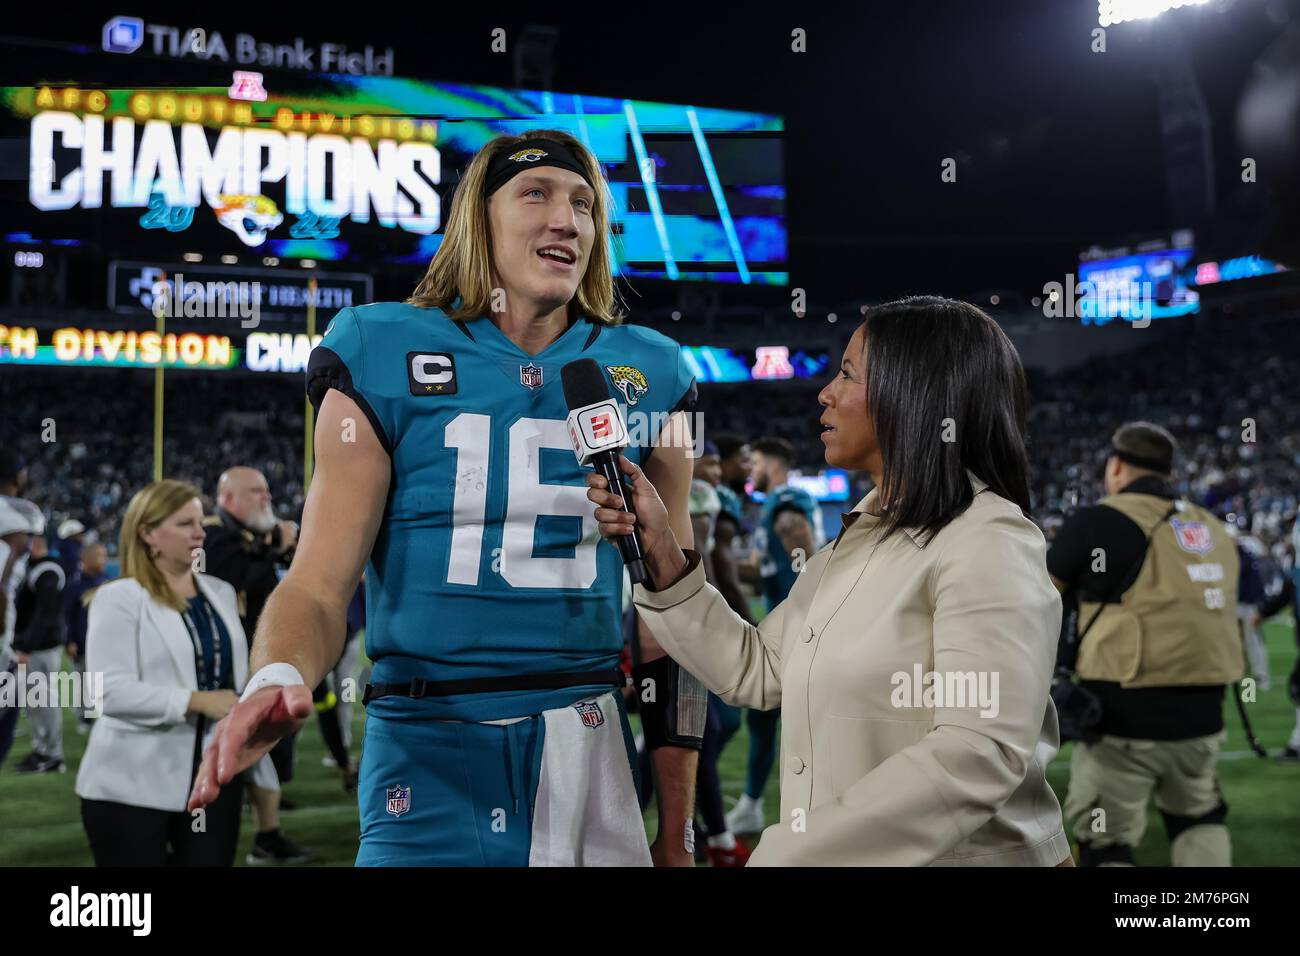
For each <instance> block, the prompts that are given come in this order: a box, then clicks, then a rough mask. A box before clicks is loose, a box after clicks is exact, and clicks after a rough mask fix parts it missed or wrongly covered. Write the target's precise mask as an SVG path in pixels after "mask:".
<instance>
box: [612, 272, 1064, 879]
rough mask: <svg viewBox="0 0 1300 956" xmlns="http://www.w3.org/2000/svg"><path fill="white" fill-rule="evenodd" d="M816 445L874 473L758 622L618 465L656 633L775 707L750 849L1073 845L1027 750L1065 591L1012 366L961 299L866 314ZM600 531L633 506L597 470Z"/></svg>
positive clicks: (1049, 710)
mask: <svg viewBox="0 0 1300 956" xmlns="http://www.w3.org/2000/svg"><path fill="white" fill-rule="evenodd" d="M818 400H819V401H820V403H821V404H822V405H823V406H824V409H825V410H824V412H823V414H822V424H823V426H824V427H825V431H824V432H823V434H822V440H823V441H824V443H825V446H826V461H827V463H828V464H830V465H833V466H836V467H840V468H849V469H861V470H865V471H867V472H869V473H870V475H871V477H872V480H873V482H874V484H875V490H873V491H872V492H871V493H870V494H869V495H867V497H866V498H864V499H863V500H862V501H861V502H859V503H858V505H857V506H856V507H855V508H854V509H853V511H852V512H850V513H849V514H846V515H845V516H844V520H843V530H841V532H840V534H839V537H838V538H837V539H836V541H835V542H834V543H833V544H830V545H828V546H826V547H825V548H823V549H822V550H821V551H819V552H817V554H816V555H815V556H813V557H812V558H811V559H810V560H808V561H807V563H806V564H805V565H804V566H803V568H802V573H801V574H800V575H799V579H798V581H797V582H796V584H795V585H794V587H793V589H792V590H791V592H790V595H789V597H788V598H787V599H786V600H785V601H784V602H783V603H782V604H780V605H778V606H777V607H776V608H775V609H774V610H773V611H772V612H771V613H770V614H769V615H768V616H767V617H766V618H765V619H764V620H763V621H762V623H761V624H759V625H758V626H754V625H749V624H746V623H745V622H744V621H742V620H741V619H740V618H739V617H738V616H737V615H736V614H735V612H734V611H732V610H731V609H730V607H728V605H727V602H726V601H725V600H724V599H723V598H722V596H721V595H720V594H719V593H718V592H717V591H716V590H715V589H714V588H713V587H711V586H710V585H708V584H706V582H705V579H704V571H703V569H702V568H701V567H700V560H699V555H698V554H696V552H694V551H685V552H683V551H682V549H681V548H680V547H678V545H677V541H676V539H675V538H674V536H673V533H672V530H671V529H670V528H669V526H668V522H667V520H666V518H665V516H664V510H663V506H662V505H661V504H660V503H659V499H658V495H657V493H656V492H655V489H654V487H653V486H652V485H651V484H650V483H649V482H648V481H646V480H645V478H644V476H643V475H642V474H641V472H640V471H639V469H637V468H635V466H632V465H631V464H627V463H625V464H624V466H623V467H624V471H625V472H627V473H628V474H630V475H632V476H633V494H634V500H635V505H636V510H637V513H638V515H639V519H638V520H639V522H640V526H641V533H642V536H643V543H644V546H645V549H646V552H647V564H648V566H649V569H650V571H651V575H652V577H653V579H654V581H656V582H663V586H661V587H660V588H659V589H658V590H653V591H652V590H649V589H647V588H645V587H643V586H641V585H638V586H637V587H636V588H635V590H634V600H635V602H636V605H637V608H638V610H639V611H640V613H641V615H642V617H643V618H644V619H645V621H646V623H647V625H648V626H649V628H650V630H651V631H652V632H653V633H654V636H655V638H656V639H657V640H658V641H659V642H660V644H662V645H663V647H664V648H665V649H666V650H667V651H668V653H669V654H671V655H672V656H673V657H674V658H676V659H677V661H678V662H679V663H680V664H681V665H682V666H683V667H686V668H688V669H689V670H691V671H692V672H693V673H695V674H697V675H698V676H699V677H700V678H701V679H702V680H703V681H704V682H705V683H706V684H707V685H708V686H709V687H710V688H712V689H713V690H714V691H715V692H717V693H718V694H719V695H721V696H722V698H723V699H724V700H726V701H727V702H728V703H731V704H734V705H737V706H742V707H754V708H758V709H761V710H767V709H770V708H772V707H776V706H780V707H781V708H782V728H781V818H780V820H779V821H778V822H777V823H775V824H774V825H772V826H769V827H768V828H767V829H766V830H765V831H764V833H763V836H762V838H761V840H760V842H759V844H758V848H757V849H756V850H755V852H754V855H753V857H752V858H751V861H750V862H751V864H752V865H757V866H761V865H769V866H770V865H836V864H849V865H946V866H953V865H967V866H970V865H975V866H989V865H994V866H1007V865H1014V866H1024V865H1030V866H1056V865H1062V864H1066V865H1068V864H1069V860H1070V849H1069V843H1068V842H1067V840H1066V836H1065V833H1064V830H1063V828H1062V823H1061V809H1060V806H1059V804H1058V803H1057V800H1056V797H1055V795H1054V794H1053V793H1052V790H1051V788H1050V787H1048V785H1047V780H1046V779H1045V776H1044V770H1045V768H1046V766H1047V764H1048V763H1049V762H1050V761H1051V759H1052V756H1053V755H1054V754H1055V752H1056V749H1057V746H1058V734H1057V725H1056V712H1055V710H1054V709H1053V707H1052V704H1051V702H1050V699H1049V697H1048V687H1049V683H1050V680H1051V675H1052V667H1053V662H1054V656H1055V650H1056V640H1057V634H1058V628H1059V625H1060V617H1061V605H1060V601H1059V599H1058V597H1057V592H1056V589H1055V588H1054V587H1053V586H1052V583H1051V581H1050V579H1049V578H1048V574H1047V568H1046V565H1045V552H1046V547H1045V544H1044V541H1043V536H1042V534H1041V533H1040V532H1039V530H1038V528H1037V527H1036V526H1035V525H1034V524H1033V523H1032V522H1031V521H1030V520H1029V518H1027V517H1026V516H1025V511H1026V510H1027V509H1028V507H1029V488H1028V462H1027V456H1026V452H1025V440H1024V413H1025V403H1026V396H1025V383H1024V372H1023V370H1022V368H1021V365H1020V360H1019V358H1018V356H1017V355H1016V352H1015V349H1014V347H1013V346H1012V344H1011V342H1010V341H1009V340H1008V339H1007V338H1006V336H1005V335H1004V334H1003V332H1002V331H1001V329H999V328H998V326H997V325H996V324H995V323H994V322H993V321H992V320H991V319H990V318H989V317H988V316H986V315H985V314H984V313H982V312H981V311H979V310H978V309H976V308H974V307H973V306H970V305H967V304H964V303H960V302H953V301H950V300H947V299H940V298H932V297H917V298H910V299H904V300H901V301H898V302H892V303H889V304H887V305H883V306H880V307H878V308H876V309H874V310H872V311H871V312H870V314H869V315H868V316H867V318H866V320H865V321H864V322H863V324H862V326H861V327H860V328H859V329H858V330H857V331H856V332H855V333H854V334H853V337H852V338H851V339H850V340H849V343H848V346H847V347H846V348H845V350H844V357H843V361H842V365H841V368H840V370H839V372H838V373H837V374H836V376H835V378H834V380H833V381H832V382H831V383H830V384H828V385H827V386H826V387H825V388H824V389H823V390H822V392H821V394H820V395H819V397H818ZM587 483H588V485H589V490H588V497H589V498H590V499H591V500H592V501H593V502H595V503H596V504H597V505H598V506H599V507H598V508H597V509H596V519H597V521H598V522H600V530H601V533H602V534H603V535H604V536H605V537H607V538H612V537H613V536H614V535H616V534H626V533H629V532H630V530H631V528H632V522H633V519H632V518H631V517H630V516H627V515H624V514H623V513H622V512H620V511H617V510H615V508H616V504H617V502H616V500H615V498H614V496H613V495H611V494H610V493H609V492H608V491H607V490H606V487H607V486H606V483H605V480H604V479H603V478H601V477H600V476H598V475H594V474H593V475H590V476H588V479H587Z"/></svg>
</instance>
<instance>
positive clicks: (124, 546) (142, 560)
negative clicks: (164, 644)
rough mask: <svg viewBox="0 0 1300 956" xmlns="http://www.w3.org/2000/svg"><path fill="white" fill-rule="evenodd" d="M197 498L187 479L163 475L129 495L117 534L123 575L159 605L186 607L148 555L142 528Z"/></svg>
mask: <svg viewBox="0 0 1300 956" xmlns="http://www.w3.org/2000/svg"><path fill="white" fill-rule="evenodd" d="M198 497H199V489H197V488H195V487H194V486H193V485H191V484H190V483H189V482H185V481H174V480H172V479H170V478H165V479H163V480H162V481H155V482H154V483H153V484H151V485H145V486H144V487H143V488H141V489H140V490H139V491H137V492H136V493H135V494H134V495H133V496H132V498H131V502H130V504H128V505H127V506H126V517H124V518H123V519H122V530H121V531H120V532H119V533H118V538H117V554H118V559H119V560H120V561H121V564H122V577H124V578H134V579H135V580H136V581H139V582H140V584H141V586H143V587H144V589H145V590H146V591H148V592H149V593H150V594H151V595H152V596H153V597H154V598H155V599H156V600H157V601H158V602H159V603H160V604H165V605H166V606H167V607H170V608H174V609H175V610H177V611H183V610H185V606H186V602H185V599H184V598H182V597H181V596H180V595H179V594H177V593H176V592H175V591H174V590H172V587H171V585H169V584H168V583H167V579H166V578H164V577H163V573H162V572H161V571H159V570H158V565H157V564H155V563H154V560H153V558H151V557H149V546H148V545H146V544H145V543H144V539H143V538H141V537H140V532H141V531H152V530H153V529H154V528H156V527H158V525H160V524H162V523H163V522H164V521H166V520H167V519H168V518H170V517H171V516H172V515H174V514H175V513H176V512H177V511H179V510H180V509H181V508H183V507H184V506H185V505H187V504H189V503H190V501H192V500H193V499H195V498H198Z"/></svg>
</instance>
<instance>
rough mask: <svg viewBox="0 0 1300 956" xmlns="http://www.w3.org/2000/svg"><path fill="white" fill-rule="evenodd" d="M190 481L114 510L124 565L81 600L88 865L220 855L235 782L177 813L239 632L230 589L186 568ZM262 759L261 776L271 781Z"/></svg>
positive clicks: (187, 861)
mask: <svg viewBox="0 0 1300 956" xmlns="http://www.w3.org/2000/svg"><path fill="white" fill-rule="evenodd" d="M202 520H203V505H202V504H201V503H200V501H199V490H198V489H197V488H195V487H194V486H193V485H189V484H185V483H183V482H179V481H159V482H155V483H154V484H151V485H149V486H147V487H146V488H143V489H141V490H140V491H139V492H137V493H136V494H135V496H134V497H133V498H132V499H131V502H130V504H129V505H128V506H127V509H126V517H125V518H124V519H123V521H122V531H121V536H120V540H119V545H118V549H119V557H120V560H121V564H122V577H121V578H119V579H118V580H116V581H112V582H110V583H108V584H105V585H102V586H101V587H100V588H99V590H98V591H97V592H96V593H95V597H94V600H92V601H91V603H90V612H89V624H88V628H87V630H88V638H87V641H86V644H87V650H86V672H87V674H88V675H89V674H94V673H101V674H103V699H102V701H100V702H99V703H100V704H101V705H102V708H103V715H102V717H101V718H100V719H99V720H96V721H95V724H94V728H93V729H92V730H91V732H90V741H89V743H88V744H87V746H86V754H85V757H84V758H83V759H82V761H81V769H80V771H79V772H78V773H77V788H76V789H77V795H78V796H80V797H81V819H82V823H83V825H84V826H85V828H86V835H87V836H88V837H89V839H90V849H91V853H92V854H93V856H94V858H95V864H96V865H97V866H161V865H163V864H164V863H170V864H174V865H182V866H230V865H231V863H232V862H233V861H234V858H235V848H236V843H237V842H238V839H239V815H240V807H241V800H240V782H239V780H238V779H236V780H233V781H231V782H230V783H229V784H227V785H226V786H225V787H223V788H222V790H221V795H220V796H219V797H218V798H217V799H216V801H215V802H214V803H212V804H211V805H210V806H209V807H208V808H207V810H206V814H205V816H204V817H203V818H201V819H200V818H198V817H192V816H191V815H190V814H188V813H186V812H185V803H186V798H187V797H188V796H189V792H190V786H191V783H192V781H193V777H194V771H195V769H196V768H197V767H198V761H199V757H200V754H201V753H202V749H201V744H202V741H203V738H204V736H205V734H206V731H207V730H208V728H210V727H212V726H213V725H214V724H216V722H217V721H218V720H220V719H221V718H222V717H224V716H225V715H226V714H227V713H228V712H229V711H230V709H231V708H232V707H233V706H234V705H235V702H236V701H237V700H238V699H239V698H238V693H237V692H238V691H239V690H240V689H241V688H242V687H243V686H244V682H245V680H246V679H247V676H248V643H247V641H246V639H245V637H244V630H243V627H242V626H241V624H240V622H239V611H238V608H237V606H236V601H235V589H234V588H233V587H232V586H231V585H229V584H227V583H226V582H225V581H222V580H220V579H219V578H214V577H211V576H210V575H207V574H198V573H195V572H194V571H193V570H192V562H193V561H194V555H195V553H196V551H197V549H200V548H201V547H202V545H203V539H204V531H203V527H202V524H201V522H202ZM270 769H271V768H270V767H269V765H268V766H259V767H258V768H257V770H256V771H255V774H256V775H257V778H258V783H259V785H270V786H273V787H275V788H277V789H278V784H277V783H275V782H274V776H273V774H268V771H269V770H270Z"/></svg>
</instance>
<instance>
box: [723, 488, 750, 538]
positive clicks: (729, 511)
mask: <svg viewBox="0 0 1300 956" xmlns="http://www.w3.org/2000/svg"><path fill="white" fill-rule="evenodd" d="M717 491H718V500H719V501H720V502H721V503H722V511H721V512H719V514H723V515H726V516H727V517H728V518H730V519H731V520H732V521H734V522H735V523H736V527H737V528H742V527H744V508H743V507H742V506H741V504H740V496H739V495H738V494H736V493H735V492H734V491H733V490H732V489H730V488H728V487H727V486H726V485H718V486H717Z"/></svg>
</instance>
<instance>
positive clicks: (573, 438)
mask: <svg viewBox="0 0 1300 956" xmlns="http://www.w3.org/2000/svg"><path fill="white" fill-rule="evenodd" d="M560 379H561V381H562V382H563V383H564V401H565V403H567V404H568V406H569V417H568V419H567V421H566V425H567V426H568V431H569V442H570V444H572V445H573V453H574V455H576V456H577V458H578V464H580V465H584V466H585V465H594V466H595V468H596V470H597V471H599V472H600V473H601V474H602V475H604V476H605V480H606V481H607V482H609V490H610V491H612V492H613V493H614V494H616V495H618V496H619V499H620V501H621V502H622V504H621V510H623V511H626V512H628V513H629V514H636V509H635V508H634V507H633V505H632V499H631V497H630V496H629V495H628V493H627V489H626V488H625V487H624V485H623V473H622V471H621V470H620V469H619V467H618V453H619V451H620V450H622V449H624V448H626V447H627V445H628V437H627V427H626V426H625V425H624V424H623V416H622V414H621V413H620V412H619V410H618V404H617V403H616V402H615V401H614V400H613V399H612V398H610V395H609V385H607V384H606V383H605V376H604V374H603V373H602V372H601V370H600V366H599V365H598V364H596V361H595V359H589V358H587V359H578V360H577V361H574V362H570V363H568V364H567V365H565V366H564V367H563V368H561V369H560ZM618 550H619V553H620V554H622V555H623V564H624V566H626V567H627V572H628V575H629V576H630V577H631V579H632V583H633V584H641V583H642V582H644V581H645V580H647V579H648V578H649V576H650V575H649V572H648V571H647V570H646V566H645V553H644V551H643V550H642V547H641V532H640V531H639V530H637V528H636V527H635V526H633V529H632V533H631V534H627V535H620V536H619V538H618Z"/></svg>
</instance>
